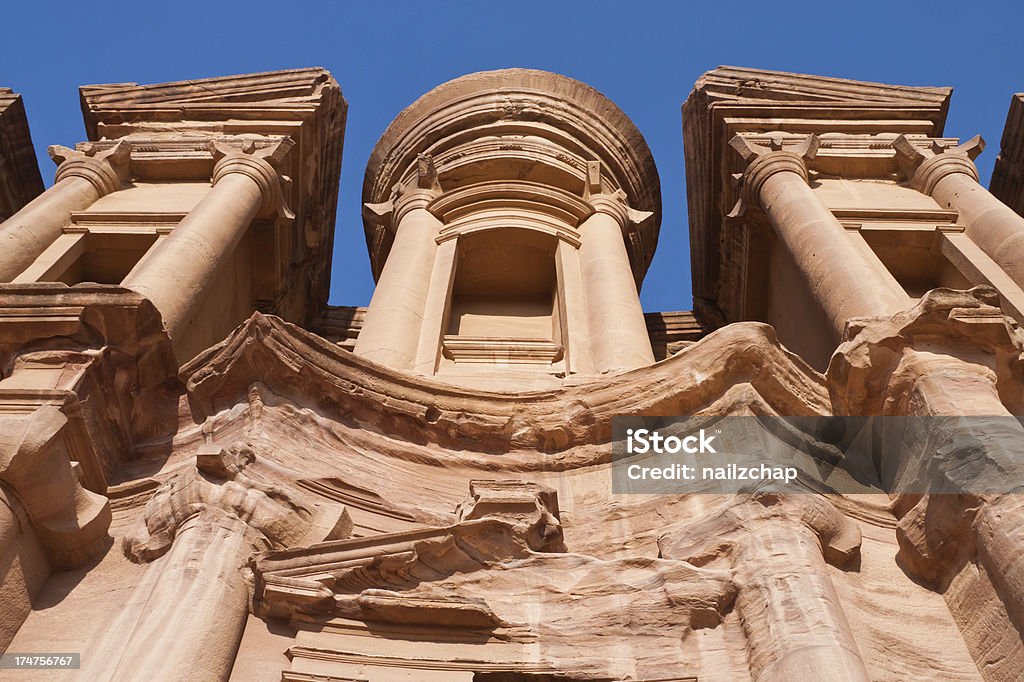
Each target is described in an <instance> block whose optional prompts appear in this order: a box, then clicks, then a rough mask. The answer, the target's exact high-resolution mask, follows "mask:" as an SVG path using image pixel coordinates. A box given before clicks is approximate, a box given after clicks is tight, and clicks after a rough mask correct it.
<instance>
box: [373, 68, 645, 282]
mask: <svg viewBox="0 0 1024 682" xmlns="http://www.w3.org/2000/svg"><path fill="white" fill-rule="evenodd" d="M419 154H430V155H431V156H432V157H433V159H434V161H435V163H436V167H437V173H438V177H439V178H440V182H441V186H442V188H443V189H445V190H449V189H454V188H457V187H459V186H464V185H466V184H472V183H473V182H479V181H481V180H484V179H502V178H499V177H497V176H496V175H495V174H501V173H504V174H506V175H507V174H514V175H515V177H514V178H506V179H518V180H523V179H525V180H530V181H538V182H543V183H545V184H550V185H553V186H557V187H559V188H561V189H564V190H567V191H571V192H573V193H575V194H578V195H582V194H583V192H584V184H585V178H586V165H587V162H588V161H600V162H601V181H602V184H603V186H604V190H603V191H608V192H614V191H617V190H622V191H623V192H624V193H625V195H626V197H627V201H628V203H629V205H630V206H631V207H632V208H634V209H637V210H639V211H649V212H651V213H653V214H654V215H653V218H652V219H650V220H647V221H645V222H644V223H643V225H642V226H641V228H640V229H639V230H637V231H635V232H631V233H630V234H629V236H628V238H627V241H626V246H627V250H628V251H629V256H630V262H631V265H632V268H633V271H634V275H635V278H636V281H637V285H638V286H639V284H640V282H641V281H642V279H643V276H644V274H645V273H646V271H647V267H648V266H649V265H650V261H651V258H653V256H654V249H655V246H656V245H657V240H658V228H659V225H660V222H661V184H660V181H659V179H658V171H657V168H656V167H655V165H654V158H653V156H652V155H651V151H650V149H649V148H648V146H647V143H646V141H645V140H644V138H643V135H641V134H640V131H639V130H637V128H636V126H634V125H633V122H632V121H630V120H629V117H627V116H626V114H624V113H623V112H622V110H621V109H619V108H618V107H617V106H616V105H615V104H614V103H613V102H612V101H611V100H610V99H608V98H607V97H605V96H604V95H602V94H601V93H600V92H598V91H597V90H595V89H594V88H592V87H590V86H589V85H586V84H584V83H581V82H580V81H577V80H573V79H572V78H567V77H566V76H561V75H559V74H555V73H549V72H547V71H536V70H531V69H502V70H498V71H483V72H479V73H473V74H469V75H466V76H462V77H460V78H456V79H454V80H451V81H448V82H447V83H443V84H441V85H439V86H437V87H436V88H434V89H433V90H431V91H429V92H428V93H426V94H425V95H423V96H422V97H420V98H419V99H418V100H416V101H415V102H413V103H412V104H411V105H409V106H408V107H406V108H405V109H404V110H403V111H402V112H401V113H400V114H399V115H398V116H397V117H396V118H395V120H394V121H392V123H391V125H389V126H388V128H387V130H385V131H384V134H383V135H381V138H380V140H378V142H377V145H376V146H375V147H374V149H373V152H372V153H371V154H370V159H369V161H368V162H367V166H366V175H365V178H364V181H363V197H362V198H363V203H366V204H378V203H382V202H385V201H387V200H388V199H389V198H390V197H391V193H392V190H393V188H394V186H395V185H396V184H398V183H405V182H407V181H408V180H409V178H410V176H411V173H412V172H413V169H414V168H415V165H416V158H417V155H419ZM499 160H500V163H499V162H498V161H499ZM364 226H365V229H366V239H367V247H368V248H369V250H370V259H371V263H372V269H373V273H374V277H377V275H378V274H379V273H380V270H381V268H382V267H383V264H384V260H385V259H386V257H387V254H388V252H389V251H390V248H391V242H392V235H391V234H390V233H389V232H388V231H387V230H385V229H383V228H382V227H381V226H380V225H378V224H376V223H375V222H373V221H372V220H370V219H365V220H364Z"/></svg>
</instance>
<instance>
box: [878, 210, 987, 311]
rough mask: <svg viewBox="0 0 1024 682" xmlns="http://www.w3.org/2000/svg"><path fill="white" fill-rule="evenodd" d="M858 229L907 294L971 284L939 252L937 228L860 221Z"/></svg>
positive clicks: (957, 287)
mask: <svg viewBox="0 0 1024 682" xmlns="http://www.w3.org/2000/svg"><path fill="white" fill-rule="evenodd" d="M915 227H916V226H915ZM860 233H861V235H862V236H863V237H864V241H866V242H867V244H868V246H870V247H871V250H872V251H874V252H875V255H877V256H878V259H879V260H880V261H882V264H883V265H884V266H885V268H886V269H887V270H888V271H889V272H890V273H892V276H893V277H894V278H896V281H897V282H899V284H900V286H901V287H903V289H904V291H906V292H907V295H909V296H910V297H911V298H914V299H918V298H920V297H921V296H923V295H924V294H925V293H926V292H928V291H931V290H932V289H935V288H937V287H949V288H952V289H969V288H971V287H972V286H973V284H972V283H971V282H970V281H969V280H968V279H967V277H965V276H964V274H963V273H961V272H960V270H959V269H957V267H956V266H955V265H953V263H951V262H950V261H949V259H948V258H946V256H945V254H943V253H942V238H943V237H942V232H940V231H939V230H938V229H934V228H931V229H929V228H923V229H922V228H916V229H915V228H908V227H899V226H892V227H891V229H886V228H884V227H882V226H877V227H876V226H871V227H870V228H869V227H868V225H864V227H863V228H862V229H861V232H860Z"/></svg>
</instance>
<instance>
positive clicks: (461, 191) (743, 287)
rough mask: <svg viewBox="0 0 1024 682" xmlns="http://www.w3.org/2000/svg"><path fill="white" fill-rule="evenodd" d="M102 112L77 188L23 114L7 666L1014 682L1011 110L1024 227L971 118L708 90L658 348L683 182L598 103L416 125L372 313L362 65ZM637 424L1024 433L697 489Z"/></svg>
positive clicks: (401, 122) (182, 85)
mask: <svg viewBox="0 0 1024 682" xmlns="http://www.w3.org/2000/svg"><path fill="white" fill-rule="evenodd" d="M81 92H82V101H83V111H84V112H85V122H86V129H87V131H88V134H89V138H90V139H89V141H87V142H83V143H82V144H80V145H77V146H76V148H74V149H69V148H63V147H52V148H51V150H50V152H51V156H52V157H53V158H54V160H55V161H56V162H57V164H58V166H57V171H56V176H55V181H54V184H53V186H52V187H50V188H49V189H47V190H46V191H45V192H41V193H40V189H41V188H40V187H38V182H36V180H35V179H34V177H33V175H32V168H31V167H29V168H28V169H27V170H26V167H25V164H24V163H23V162H22V163H20V165H12V164H10V163H8V161H7V159H8V156H6V155H7V154H9V152H8V151H7V150H8V149H15V150H16V151H17V150H19V149H20V150H21V151H17V154H19V155H20V156H19V158H21V159H22V160H23V158H24V156H25V153H24V149H26V148H28V149H30V148H31V147H30V146H28V147H26V146H25V145H29V142H28V133H27V128H26V127H25V126H24V124H23V122H19V121H20V119H18V120H16V121H15V123H14V124H13V125H11V124H9V123H8V118H7V117H6V116H0V143H2V144H0V153H2V154H4V156H0V158H3V159H4V164H3V165H2V166H0V180H2V181H3V185H2V187H3V188H4V191H3V192H0V210H3V211H5V212H6V214H9V217H6V220H4V221H3V222H2V223H0V282H2V284H0V497H2V501H3V504H2V505H0V577H2V582H0V646H2V647H3V648H4V649H6V650H7V651H8V652H81V655H82V656H81V662H82V668H81V670H77V671H75V670H60V671H57V670H51V671H35V672H34V673H31V674H32V675H34V677H33V679H35V678H39V679H88V680H131V679H140V678H149V679H154V680H238V681H243V680H244V681H247V682H248V681H252V680H257V681H260V680H266V681H268V682H269V681H271V680H273V681H278V680H283V681H288V682H313V681H314V680H315V681H325V680H339V681H340V680H349V681H351V680H365V681H367V682H386V681H391V680H418V681H434V680H436V681H438V682H441V681H444V682H448V681H460V680H464V681H467V682H469V681H473V680H479V681H487V680H489V681H492V682H496V681H499V680H535V681H537V682H539V681H541V680H648V681H652V682H653V681H654V680H662V681H668V680H701V681H702V682H703V681H705V680H756V681H758V682H760V681H768V680H780V681H782V680H792V679H821V680H906V679H934V680H995V681H1004V680H1005V681H1009V680H1017V679H1020V677H1021V671H1022V670H1024V637H1022V633H1024V573H1022V571H1024V569H1022V567H1021V563H1020V561H1019V557H1020V556H1021V553H1022V552H1024V531H1022V530H1021V529H1022V527H1024V523H1022V521H1024V510H1022V505H1021V502H1020V499H1019V494H1015V493H1016V492H1017V490H1016V488H1019V486H1018V485H1016V484H1014V483H1013V482H1014V481H1016V480H1024V478H1021V477H1020V469H1021V465H1020V464H1019V455H1018V454H1017V453H1019V451H1020V448H1021V445H1022V444H1024V427H1021V426H1020V423H1019V422H1018V421H1016V420H1015V419H1012V417H1013V416H1014V415H1021V414H1024V390H1022V389H1024V365H1022V363H1021V357H1022V355H1021V354H1022V352H1024V334H1022V332H1021V330H1020V328H1019V326H1018V324H1019V322H1020V320H1021V315H1022V313H1024V290H1022V288H1021V287H1022V286H1024V251H1022V249H1024V246H1022V244H1024V218H1022V217H1021V216H1020V215H1018V214H1017V213H1015V212H1014V210H1013V209H1014V208H1016V209H1020V206H1021V204H1020V196H1019V195H1020V191H1019V190H1020V182H1019V177H1021V174H1020V173H1019V172H1018V171H1019V166H1020V163H1021V158H1022V157H1021V155H1020V154H1019V153H1018V151H1019V150H1018V149H1017V147H1019V146H1020V145H1019V144H1018V143H1017V142H1018V141H1019V140H1020V139H1022V138H1021V136H1020V131H1019V127H1020V120H1021V117H1020V111H1019V109H1020V107H1019V105H1020V101H1021V100H1020V97H1019V96H1018V98H1017V99H1016V100H1015V104H1014V109H1012V110H1011V115H1010V119H1009V121H1008V127H1007V133H1006V136H1005V137H1004V149H1003V153H1002V154H1001V156H1000V161H999V164H998V165H997V171H996V175H995V177H994V180H993V193H990V192H989V191H988V190H986V189H985V188H984V187H982V186H981V185H980V184H979V183H978V175H977V171H976V169H975V167H974V165H973V159H974V158H975V157H976V156H977V154H978V153H980V152H981V149H982V147H983V143H982V142H981V140H980V138H974V139H972V140H969V141H967V142H963V143H961V142H960V141H959V140H955V139H951V138H947V137H944V136H943V130H942V128H943V124H944V119H945V116H946V112H947V109H948V104H949V96H950V91H949V90H948V89H943V88H914V87H900V86H890V85H882V84H875V83H860V82H852V81H843V80H838V79H830V78H822V77H813V76H804V75H797V74H785V73H777V72H768V71H758V70H752V69H740V68H734V67H721V68H718V69H715V70H713V71H711V72H708V73H707V74H705V75H704V76H703V77H701V79H700V80H699V81H698V82H697V84H696V86H695V88H694V91H693V93H692V94H691V95H690V97H689V98H688V99H687V100H686V103H685V104H684V105H683V130H684V136H685V143H686V158H685V162H686V168H687V178H688V180H687V184H688V190H687V191H688V204H689V208H690V233H691V243H692V254H693V262H692V275H693V281H694V296H695V304H694V311H692V312H665V313H657V312H647V313H645V312H644V311H643V310H642V308H641V305H640V300H639V295H638V291H639V289H640V286H641V284H642V282H643V278H644V275H645V273H646V271H647V268H648V266H649V265H650V262H651V259H652V258H653V256H654V252H655V247H656V244H657V239H658V233H659V229H660V227H661V226H660V213H661V204H660V202H661V188H660V185H659V181H658V174H657V170H656V168H655V166H654V162H653V158H652V156H651V154H650V151H649V150H648V148H647V146H646V143H645V142H644V140H643V137H642V135H641V133H640V132H639V131H638V130H637V129H636V128H635V126H634V125H633V124H632V123H631V122H630V121H629V119H628V118H627V117H626V116H625V115H624V114H623V113H622V112H621V111H620V110H619V109H618V108H617V107H616V106H615V105H614V104H613V103H612V102H610V101H609V100H608V99H607V98H605V97H604V96H603V95H601V94H600V93H598V92H597V91H595V90H593V89H592V88H590V87H588V86H586V85H584V84H582V83H579V82H577V81H574V80H571V79H569V78H565V77H563V76H558V75H555V74H550V73H546V72H539V71H529V70H520V69H513V70H504V71H495V72H486V73H479V74H473V75H470V76H465V77H463V78H459V79H456V80H454V81H451V82H449V83H446V84H443V85H441V86H439V87H437V88H435V89H434V90H432V91H430V92H429V93H427V94H425V95H424V96H423V97H422V98H420V99H419V100H417V101H416V102H414V103H413V104H411V105H410V106H409V107H408V108H407V109H406V110H405V111H403V112H402V113H401V114H400V115H399V116H398V117H397V118H396V119H395V121H394V122H393V123H392V124H391V125H390V127H389V128H388V129H387V131H386V132H385V133H384V135H383V136H382V137H381V139H380V141H379V142H378V144H377V146H376V148H375V149H374V151H373V153H372V155H371V157H370V160H369V163H368V165H367V169H366V176H365V181H364V192H363V202H364V206H363V218H364V227H365V232H366V241H367V247H368V251H369V257H370V262H371V264H372V271H373V274H374V277H375V279H376V282H377V286H376V290H375V293H374V295H373V298H372V300H371V302H370V304H369V306H368V307H366V308H361V307H334V306H329V305H328V304H327V291H328V283H329V273H330V257H331V250H332V244H333V225H334V222H335V212H336V208H337V207H336V203H337V187H338V177H339V173H340V162H341V148H342V139H343V133H344V125H345V113H346V103H345V100H344V99H343V98H342V95H341V90H340V88H339V86H338V84H337V83H336V82H335V81H334V79H333V78H332V76H331V75H330V74H329V73H327V72H326V71H324V70H322V69H300V70H293V71H282V72H274V73H265V74H254V75H244V76H234V77H226V78H216V79H209V80H205V81H187V82H178V83H168V84H161V85H149V86H140V85H136V84H113V85H96V86H87V87H84V88H82V91H81ZM9 99H10V98H9V97H8V99H7V100H5V99H4V95H3V94H2V93H0V114H2V113H3V112H4V111H5V109H4V108H3V107H4V102H6V101H8V100H9ZM9 110H10V106H9V105H8V107H7V111H9ZM1015 111H1016V112H1017V113H1014V112H1015ZM22 118H23V117H22ZM12 131H13V132H12ZM9 140H13V141H14V142H9ZM19 145H20V146H19ZM12 169H13V170H12ZM36 194H38V196H35V195H36ZM4 201H6V202H7V203H6V204H5V203H2V202H4ZM1004 202H1005V203H1004ZM675 227H676V226H673V228H675ZM621 415H704V416H707V417H709V418H717V417H722V416H731V415H758V416H773V415H782V416H791V417H829V416H834V415H843V416H854V417H856V416H892V417H907V416H912V417H941V416H953V417H955V416H979V417H1006V418H1008V419H1004V420H1002V421H1000V422H998V423H999V424H1000V425H1001V426H999V427H998V428H995V427H993V429H992V430H990V431H985V432H984V433H980V432H979V433H977V434H975V436H976V438H975V440H974V441H972V442H979V443H982V445H981V446H980V447H977V446H974V445H972V446H971V449H970V450H969V451H968V449H966V446H965V445H964V444H963V441H962V440H961V439H960V436H959V435H958V434H957V433H952V432H950V433H946V432H944V431H941V430H939V431H937V432H936V433H933V434H930V435H929V436H928V440H927V443H924V441H923V440H922V436H921V435H920V434H915V433H912V432H901V433H898V434H895V435H893V438H895V439H896V440H891V441H888V442H890V443H894V445H892V446H891V447H889V448H888V449H886V450H885V451H884V452H883V453H882V455H881V457H880V459H879V461H878V462H877V467H878V472H877V473H878V475H879V477H880V478H881V479H883V481H884V482H886V483H888V482H897V483H898V482H899V481H901V480H904V479H907V478H914V477H920V476H924V475H925V474H926V473H927V475H929V476H933V477H935V476H937V477H938V478H939V479H941V482H942V484H943V486H944V487H943V491H944V493H945V494H941V495H939V494H935V495H922V494H909V493H901V494H892V495H886V494H881V493H879V494H861V495H852V494H844V493H843V492H842V491H836V490H814V491H808V490H800V491H797V490H790V491H786V490H784V491H782V492H779V491H777V490H764V489H759V490H756V491H752V492H750V493H749V494H741V495H722V494H714V493H702V494H691V495H673V496H666V495H613V494H612V491H611V482H610V481H611V467H612V461H611V459H612V458H611V448H610V441H611V439H612V424H611V421H612V418H613V417H616V416H621ZM934 452H942V453H943V457H942V458H941V459H939V458H936V457H933V456H932V455H933V454H934ZM961 464H969V465H970V466H969V467H967V466H961ZM979 472H980V475H985V476H995V477H999V478H1001V479H1004V480H1006V481H1008V482H1009V483H1008V484H1007V485H1006V486H1005V487H1006V491H1005V493H1000V492H991V491H987V492H980V491H979V490H977V489H976V487H974V486H973V483H974V480H975V478H976V477H977V476H978V475H979ZM1015 477H1016V478H1015ZM27 674H29V673H25V672H24V671H10V670H0V678H2V679H7V678H8V677H9V678H10V679H22V678H23V677H24V676H26V675H27Z"/></svg>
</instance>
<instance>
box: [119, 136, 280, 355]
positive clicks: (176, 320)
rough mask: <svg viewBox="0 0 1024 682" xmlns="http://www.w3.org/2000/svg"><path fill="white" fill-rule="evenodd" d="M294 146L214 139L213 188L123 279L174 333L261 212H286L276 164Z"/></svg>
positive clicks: (178, 332)
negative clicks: (233, 144)
mask: <svg viewBox="0 0 1024 682" xmlns="http://www.w3.org/2000/svg"><path fill="white" fill-rule="evenodd" d="M291 147H292V142H291V140H290V139H288V138H285V139H284V140H282V141H280V142H279V143H277V144H276V145H274V146H273V147H269V148H265V149H259V150H257V149H256V148H255V146H254V145H253V144H252V143H250V144H249V145H247V146H246V147H245V148H244V149H241V150H239V149H237V148H233V147H228V146H225V145H221V144H219V143H211V149H212V151H213V153H214V157H215V158H218V157H219V160H218V161H217V164H216V165H215V166H214V169H213V178H212V181H213V188H212V189H211V190H210V192H209V193H208V194H207V195H206V196H205V197H203V200H202V201H200V202H199V203H198V204H197V205H196V207H195V208H193V209H192V210H191V211H190V212H189V214H188V215H187V216H185V218H184V219H183V220H182V221H181V222H180V223H179V224H178V226H177V227H175V228H174V230H173V231H172V232H171V234H170V236H168V237H167V238H166V239H165V240H163V241H162V243H161V244H159V245H158V246H157V247H156V251H154V253H153V254H152V255H151V256H150V257H147V258H146V260H145V262H143V263H141V264H140V266H139V267H138V268H136V269H135V270H134V271H133V272H132V273H131V274H130V275H129V276H128V277H127V278H126V279H125V280H124V282H123V285H124V286H125V287H127V288H129V289H132V290H133V291H137V292H138V293H140V294H142V295H143V296H145V297H146V298H148V299H149V300H150V301H152V303H153V304H154V305H155V306H156V308H157V310H159V311H160V314H161V315H162V316H163V321H164V326H165V327H166V328H167V331H168V333H169V334H170V336H171V338H177V337H179V336H180V335H181V333H182V332H183V331H184V330H185V329H186V328H187V327H188V324H189V322H191V320H192V317H193V316H194V315H195V313H196V310H197V309H198V307H199V306H200V305H201V304H202V302H203V301H204V300H205V297H206V294H207V293H208V289H209V287H210V286H211V285H212V284H213V281H214V279H215V278H216V276H217V274H218V272H219V270H220V268H221V267H222V266H223V265H224V263H225V262H227V261H228V260H229V259H230V258H231V256H232V254H233V253H234V251H235V247H236V246H238V242H239V241H240V240H241V239H242V236H243V235H244V234H245V232H246V230H248V229H249V225H250V223H252V221H253V219H254V218H256V217H257V216H272V215H274V214H275V212H278V213H284V214H287V209H286V208H285V206H284V200H283V196H282V192H281V176H279V175H278V172H277V166H278V165H279V162H280V161H281V159H282V158H283V157H284V155H285V154H287V152H288V150H289V149H290V148H291Z"/></svg>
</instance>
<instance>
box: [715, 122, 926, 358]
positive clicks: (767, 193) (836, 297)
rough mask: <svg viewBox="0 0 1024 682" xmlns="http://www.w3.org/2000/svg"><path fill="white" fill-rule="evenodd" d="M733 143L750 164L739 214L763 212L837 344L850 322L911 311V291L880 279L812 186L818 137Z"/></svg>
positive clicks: (735, 139)
mask: <svg viewBox="0 0 1024 682" xmlns="http://www.w3.org/2000/svg"><path fill="white" fill-rule="evenodd" d="M730 144H731V146H732V147H733V148H734V149H736V151H738V152H739V154H740V156H742V157H743V159H744V160H745V161H746V162H747V163H748V164H749V165H748V166H747V169H746V171H745V172H744V174H743V180H744V185H743V197H742V199H741V204H740V206H739V207H738V208H739V210H742V207H744V206H746V205H747V204H753V205H756V206H759V207H761V208H762V209H763V210H764V212H765V213H766V214H767V216H768V220H769V221H770V222H771V224H772V227H773V228H774V229H775V233H776V234H777V235H778V237H779V239H780V240H781V242H782V244H783V246H784V247H785V248H786V250H787V251H788V252H789V254H790V255H791V256H792V258H793V261H794V262H795V263H796V265H797V267H798V268H799V269H800V274H801V275H802V276H803V278H804V280H805V281H806V282H807V286H808V289H809V290H810V292H811V294H812V295H813V296H814V297H815V299H816V300H817V301H818V302H819V303H820V304H821V306H822V308H823V309H824V311H825V314H826V316H827V317H828V319H829V321H830V322H831V323H832V330H833V332H834V334H835V336H836V339H839V338H841V337H842V333H843V329H844V327H845V326H846V322H847V320H849V319H850V318H853V317H874V316H878V315H892V314H893V313H896V312H898V311H900V310H905V309H906V308H908V307H909V306H910V304H911V301H910V297H909V296H907V294H906V292H905V291H903V289H902V288H901V287H899V285H898V284H897V283H896V282H895V280H893V279H891V278H888V279H887V278H885V277H881V276H880V273H879V271H878V269H877V264H876V263H872V262H870V261H869V260H868V259H867V258H866V257H865V256H864V254H863V253H862V252H861V251H860V249H858V248H857V247H856V245H855V244H853V243H852V242H851V240H850V239H849V236H848V235H847V234H846V229H845V228H844V227H843V225H842V224H841V223H840V222H839V220H837V219H836V217H835V216H834V215H833V214H832V212H831V211H830V210H829V209H828V207H827V206H825V204H823V203H822V202H821V200H820V199H819V198H818V197H817V196H816V195H815V193H814V191H813V190H811V188H810V187H809V186H808V184H807V181H808V174H807V161H808V160H810V159H812V158H814V155H815V153H816V152H817V148H818V139H817V137H816V136H815V135H811V136H809V137H807V138H805V139H804V140H803V141H802V142H801V143H800V144H799V145H798V146H797V147H794V148H793V149H792V150H788V149H783V148H782V144H781V142H778V141H773V142H772V145H771V147H770V148H769V147H762V146H760V145H756V144H753V143H751V142H749V141H748V140H746V139H744V138H742V137H740V136H739V135H737V136H736V137H734V138H733V139H732V142H731V143H730Z"/></svg>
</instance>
